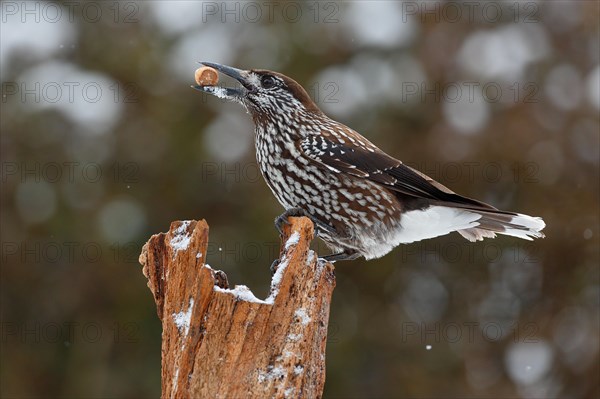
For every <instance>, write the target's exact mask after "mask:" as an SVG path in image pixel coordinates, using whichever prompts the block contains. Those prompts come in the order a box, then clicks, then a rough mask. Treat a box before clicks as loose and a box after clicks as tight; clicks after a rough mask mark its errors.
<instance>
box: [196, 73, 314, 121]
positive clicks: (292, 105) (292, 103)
mask: <svg viewBox="0 0 600 399" xmlns="http://www.w3.org/2000/svg"><path fill="white" fill-rule="evenodd" d="M201 64H202V65H205V66H208V67H211V68H213V69H216V70H217V71H219V72H220V73H222V74H224V75H227V76H230V77H232V78H233V79H235V80H237V81H238V82H239V83H240V85H241V86H240V87H236V88H230V87H221V86H216V85H214V86H198V85H196V86H192V87H193V88H195V89H197V90H200V91H203V92H205V93H210V94H212V95H214V96H216V97H219V98H224V99H227V100H231V101H236V102H239V103H241V104H242V105H244V106H245V107H246V109H247V110H248V111H249V112H250V113H251V114H252V116H253V117H254V118H255V119H257V118H258V119H263V118H269V117H273V116H276V115H282V114H283V115H285V114H290V113H293V112H295V111H297V110H299V109H304V110H306V111H310V112H318V113H320V112H321V111H320V110H319V108H318V107H317V105H316V104H315V103H314V102H313V101H312V99H311V98H310V96H309V95H308V93H307V92H306V90H304V88H303V87H302V86H300V84H298V83H297V82H296V81H295V80H293V79H292V78H289V77H287V76H285V75H283V74H281V73H278V72H273V71H268V70H265V69H251V70H242V69H237V68H233V67H229V66H226V65H221V64H216V63H212V62H201Z"/></svg>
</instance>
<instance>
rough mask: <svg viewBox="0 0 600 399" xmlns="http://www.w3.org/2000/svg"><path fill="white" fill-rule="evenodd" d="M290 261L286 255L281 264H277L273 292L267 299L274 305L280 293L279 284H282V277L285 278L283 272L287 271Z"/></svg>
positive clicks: (272, 280) (272, 282)
mask: <svg viewBox="0 0 600 399" xmlns="http://www.w3.org/2000/svg"><path fill="white" fill-rule="evenodd" d="M288 263H289V260H288V259H286V258H285V257H284V258H283V260H282V261H281V262H280V263H279V265H277V271H275V274H274V275H273V278H272V279H271V294H270V295H269V297H268V298H267V299H265V302H266V303H268V304H271V305H272V304H273V303H274V302H275V298H277V294H279V285H281V279H282V278H283V273H284V272H285V269H286V268H287V266H288Z"/></svg>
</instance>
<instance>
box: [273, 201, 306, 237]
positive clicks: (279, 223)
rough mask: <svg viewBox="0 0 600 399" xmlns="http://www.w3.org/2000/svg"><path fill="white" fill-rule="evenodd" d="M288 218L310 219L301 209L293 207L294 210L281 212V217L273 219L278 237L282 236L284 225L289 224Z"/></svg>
mask: <svg viewBox="0 0 600 399" xmlns="http://www.w3.org/2000/svg"><path fill="white" fill-rule="evenodd" d="M290 216H291V217H300V216H306V217H307V218H310V215H309V214H308V212H306V211H305V210H304V209H302V208H298V207H294V208H289V209H286V210H285V212H283V213H282V214H281V215H279V216H277V217H276V218H275V228H276V229H277V231H278V232H279V235H280V236H282V235H283V226H284V225H286V224H290V222H289V221H288V217H290Z"/></svg>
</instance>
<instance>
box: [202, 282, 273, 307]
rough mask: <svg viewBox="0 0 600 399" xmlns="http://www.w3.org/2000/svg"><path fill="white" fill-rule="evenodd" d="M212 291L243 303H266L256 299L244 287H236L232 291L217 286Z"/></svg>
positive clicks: (248, 289)
mask: <svg viewBox="0 0 600 399" xmlns="http://www.w3.org/2000/svg"><path fill="white" fill-rule="evenodd" d="M213 289H214V290H215V291H217V292H223V293H225V294H230V295H233V296H235V297H236V299H238V300H240V301H245V302H254V303H267V302H266V301H263V300H262V299H258V298H257V297H256V296H254V294H253V293H252V291H251V290H250V288H248V287H246V286H245V285H236V286H235V288H234V289H232V290H231V289H226V288H221V287H218V286H216V285H215V286H214V287H213Z"/></svg>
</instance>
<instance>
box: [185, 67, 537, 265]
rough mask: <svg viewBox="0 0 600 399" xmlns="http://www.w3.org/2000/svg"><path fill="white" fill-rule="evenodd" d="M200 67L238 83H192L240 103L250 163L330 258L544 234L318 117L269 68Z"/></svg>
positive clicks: (295, 88) (298, 89)
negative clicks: (419, 244)
mask: <svg viewBox="0 0 600 399" xmlns="http://www.w3.org/2000/svg"><path fill="white" fill-rule="evenodd" d="M201 64H203V65H205V66H207V67H210V68H214V69H216V70H217V71H219V72H221V73H223V74H225V75H228V76H230V77H232V78H234V79H235V80H237V81H238V82H239V83H240V84H241V87H239V88H227V87H221V86H217V85H216V84H212V85H202V86H200V85H197V86H192V87H194V88H195V89H198V90H201V91H203V92H206V93H210V94H213V95H215V96H217V97H219V98H224V99H228V100H232V101H236V102H238V103H240V104H242V105H243V106H244V107H245V108H246V110H247V111H248V112H249V113H250V115H251V116H252V120H253V121H254V125H255V148H256V159H257V161H258V165H259V167H260V171H261V172H262V175H263V177H264V179H265V181H266V182H267V184H268V186H269V187H270V188H271V191H272V192H273V194H274V195H275V197H276V198H277V200H278V201H279V202H280V203H281V205H283V207H284V208H285V209H286V210H285V212H284V213H283V214H282V215H281V216H279V217H278V218H277V219H275V225H276V227H277V228H278V230H279V231H280V232H281V227H282V224H283V223H286V222H287V217H288V216H307V217H309V218H310V219H311V220H312V221H313V222H314V224H315V228H316V231H317V234H318V236H319V237H320V238H321V239H323V241H325V243H326V244H327V245H328V246H329V247H330V248H331V249H332V251H334V252H333V254H332V255H328V256H325V257H324V258H325V259H326V260H329V261H336V260H351V259H356V258H358V257H360V256H364V257H365V258H366V259H373V258H378V257H381V256H383V255H385V254H387V253H388V252H390V251H391V250H392V249H393V248H394V247H396V246H397V245H399V244H403V243H411V242H415V241H420V240H424V239H427V238H432V237H437V236H441V235H444V234H448V233H450V232H453V231H456V232H458V233H459V234H461V235H462V236H463V237H464V238H466V239H467V240H469V241H480V240H483V238H486V237H487V238H493V237H495V236H496V233H498V234H505V235H509V236H514V237H519V238H523V239H526V240H531V239H533V238H540V237H544V234H543V233H542V232H541V230H542V229H543V228H544V227H545V223H544V221H543V220H542V219H541V218H539V217H532V216H528V215H523V214H520V213H514V212H506V211H500V210H498V209H496V208H494V207H493V206H491V205H488V204H486V203H484V202H481V201H477V200H474V199H471V198H467V197H463V196H461V195H458V194H456V193H454V192H453V191H451V190H449V189H448V188H447V187H445V186H444V185H442V184H440V183H438V182H437V181H435V180H433V179H432V178H430V177H429V176H426V175H425V174H423V173H421V172H419V171H417V170H415V169H413V168H411V167H409V166H406V165H404V164H403V163H402V162H401V161H399V160H397V159H395V158H393V157H391V156H389V155H388V154H386V153H385V152H383V151H381V150H380V149H379V148H378V147H376V146H375V145H374V144H373V143H371V142H370V141H369V140H367V139H366V138H364V137H363V136H361V135H360V134H358V133H357V132H355V131H354V130H352V129H350V128H349V127H347V126H345V125H343V124H341V123H340V122H337V121H335V120H333V119H331V118H329V117H328V116H327V115H325V114H324V113H323V112H322V111H321V110H320V109H319V107H317V105H316V104H315V103H314V102H313V101H312V100H311V98H310V96H309V95H308V94H307V93H306V91H305V90H304V89H303V88H302V86H300V85H299V84H298V83H297V82H296V81H294V80H293V79H291V78H289V77H287V76H285V75H282V74H281V73H277V72H272V71H268V70H260V69H253V70H241V69H237V68H232V67H229V66H225V65H220V64H215V63H210V62H202V63H201Z"/></svg>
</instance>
